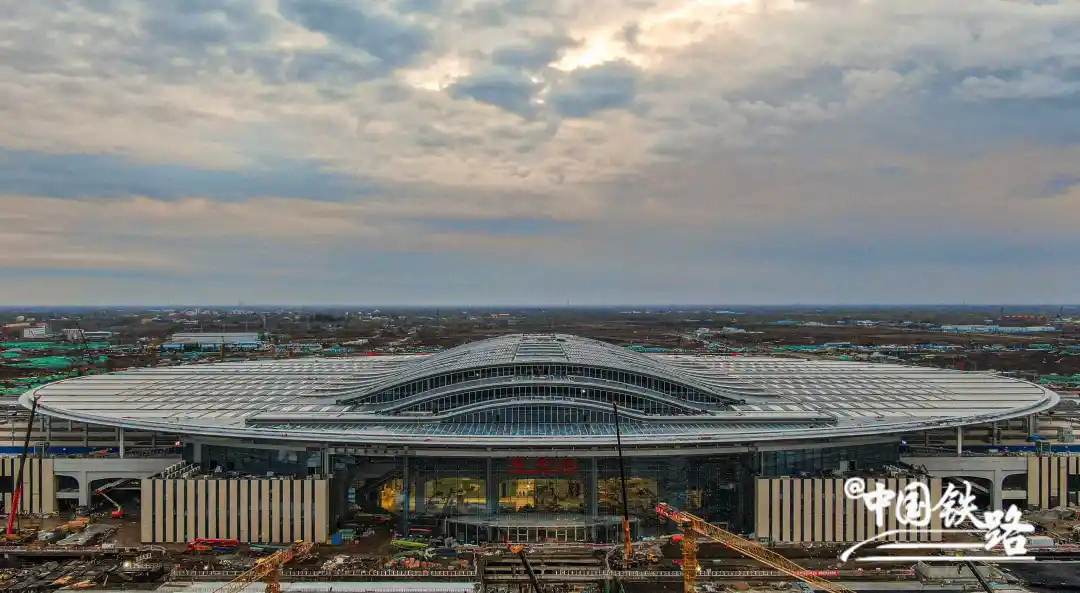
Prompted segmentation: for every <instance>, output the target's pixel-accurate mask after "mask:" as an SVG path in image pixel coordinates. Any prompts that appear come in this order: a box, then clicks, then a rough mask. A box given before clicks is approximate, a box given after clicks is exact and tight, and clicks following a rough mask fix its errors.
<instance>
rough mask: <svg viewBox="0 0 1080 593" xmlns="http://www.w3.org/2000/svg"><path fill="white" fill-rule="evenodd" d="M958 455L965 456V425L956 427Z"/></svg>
mask: <svg viewBox="0 0 1080 593" xmlns="http://www.w3.org/2000/svg"><path fill="white" fill-rule="evenodd" d="M956 456H957V457H963V456H964V427H963V426H957V427H956Z"/></svg>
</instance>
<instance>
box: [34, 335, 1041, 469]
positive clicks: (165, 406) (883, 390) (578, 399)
mask: <svg viewBox="0 0 1080 593" xmlns="http://www.w3.org/2000/svg"><path fill="white" fill-rule="evenodd" d="M32 397H37V398H38V404H39V408H38V409H39V411H41V412H42V413H44V414H47V415H50V416H54V417H59V418H65V419H70V420H77V421H84V422H89V423H92V424H102V425H108V426H121V427H125V428H132V429H140V430H157V431H162V432H170V433H182V434H191V435H204V436H215V437H226V438H239V439H245V440H270V441H292V442H295V443H309V444H314V443H329V444H335V445H343V446H344V445H348V446H357V447H400V446H412V447H416V448H421V449H423V448H431V449H435V448H439V449H446V450H463V449H477V448H481V449H493V448H512V449H518V448H537V449H544V448H552V447H559V448H565V447H572V448H577V447H581V448H590V447H600V448H604V449H609V448H610V447H611V446H612V445H613V444H614V440H615V416H614V414H613V404H615V405H617V406H618V410H619V416H618V417H619V422H620V425H619V427H620V429H621V432H622V435H623V443H624V445H626V446H628V447H632V448H648V449H658V450H659V449H672V448H683V449H685V448H689V447H701V446H707V445H712V446H717V445H750V444H753V443H756V442H768V441H800V440H808V439H833V438H844V437H859V436H883V435H886V438H889V437H891V438H895V435H896V434H898V433H900V432H908V431H914V430H922V429H928V428H937V427H944V426H956V425H962V424H972V423H979V422H987V421H991V420H1001V419H1006V418H1011V417H1016V416H1022V415H1026V414H1031V413H1034V412H1038V411H1041V410H1044V409H1047V408H1049V407H1051V406H1053V405H1054V404H1056V403H1057V401H1058V398H1057V396H1056V395H1055V394H1054V393H1053V392H1051V391H1048V390H1046V389H1044V388H1042V387H1039V386H1037V385H1034V384H1032V383H1028V382H1025V381H1020V380H1016V379H1011V378H1007V377H1001V376H997V375H993V374H988V373H965V372H959V371H947V370H937V369H928V368H922V367H909V366H900V365H886V364H869V363H855V362H837V361H817V360H801V359H791V358H767V357H741V356H740V357H731V356H708V355H647V354H639V353H636V352H632V351H630V350H627V349H624V348H621V347H618V346H614V345H611V344H607V343H605V342H600V341H597V340H591V339H586V338H581V337H577V336H570V335H561V334H524V335H523V334H517V335H508V336H501V337H497V338H492V339H488V340H482V341H478V342H473V343H470V344H466V345H463V346H459V347H457V348H452V349H449V350H446V351H443V352H440V353H438V354H434V355H430V356H420V355H404V356H370V357H356V358H334V359H327V358H306V359H290V360H272V361H258V362H233V363H214V364H202V365H190V366H173V367H159V368H150V369H135V370H129V371H123V372H118V373H111V374H106V375H92V376H87V377H80V378H77V379H68V380H65V381H59V382H56V383H51V384H48V385H44V386H42V387H38V388H36V389H34V390H32V391H30V392H27V393H26V394H25V395H24V396H23V399H22V403H23V405H27V406H28V405H29V403H30V398H32Z"/></svg>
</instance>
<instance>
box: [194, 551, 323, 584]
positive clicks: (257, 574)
mask: <svg viewBox="0 0 1080 593" xmlns="http://www.w3.org/2000/svg"><path fill="white" fill-rule="evenodd" d="M314 549H315V544H313V543H308V542H304V541H298V542H295V543H293V544H292V545H291V546H289V547H288V548H285V549H284V550H278V551H277V552H274V553H273V554H270V555H269V556H267V557H265V558H260V559H258V560H257V561H256V562H255V566H252V567H251V568H250V569H248V570H247V571H245V572H243V573H241V574H240V575H239V576H237V577H236V578H235V579H233V580H231V581H229V582H228V583H225V584H224V585H222V586H220V587H218V588H217V589H215V590H214V592H213V593H240V591H243V590H244V588H245V587H247V586H248V585H250V584H251V583H254V582H255V581H260V580H261V581H265V582H266V593H281V567H282V566H285V565H286V564H288V563H290V562H292V561H293V560H295V559H296V558H302V557H304V556H307V555H308V554H311V551H312V550H314Z"/></svg>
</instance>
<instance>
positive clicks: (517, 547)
mask: <svg viewBox="0 0 1080 593" xmlns="http://www.w3.org/2000/svg"><path fill="white" fill-rule="evenodd" d="M510 551H511V552H513V553H514V554H517V556H518V558H521V565H522V566H524V567H525V573H526V574H528V575H529V582H530V583H532V587H533V593H544V590H543V589H542V588H541V587H540V580H539V579H537V578H536V571H534V570H533V567H532V564H531V563H529V559H528V558H526V557H525V546H523V545H521V544H513V545H511V546H510Z"/></svg>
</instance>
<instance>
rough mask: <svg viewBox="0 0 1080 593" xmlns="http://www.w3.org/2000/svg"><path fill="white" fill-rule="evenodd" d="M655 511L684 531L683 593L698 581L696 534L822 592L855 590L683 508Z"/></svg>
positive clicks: (663, 506)
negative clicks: (826, 578)
mask: <svg viewBox="0 0 1080 593" xmlns="http://www.w3.org/2000/svg"><path fill="white" fill-rule="evenodd" d="M656 514H657V515H659V516H660V517H661V518H664V519H670V520H671V521H673V522H674V523H675V524H676V525H678V526H679V529H681V530H682V532H683V534H684V535H683V591H684V593H694V590H695V589H694V586H695V584H696V583H697V576H698V572H699V570H700V568H699V566H698V560H697V548H698V543H697V538H698V536H701V537H707V538H709V539H711V540H713V541H716V542H719V543H720V545H722V546H724V547H725V548H728V549H730V550H732V551H735V552H738V553H739V554H742V555H743V556H746V557H747V558H752V559H754V560H757V561H758V562H760V563H762V564H764V565H766V566H769V567H771V568H773V569H775V570H779V571H780V572H782V573H784V574H786V575H788V576H791V577H794V578H796V579H799V580H800V581H803V582H804V583H807V584H809V585H810V586H812V587H814V588H816V589H819V590H821V591H827V592H828V593H855V592H854V591H852V590H851V589H848V588H846V587H842V586H840V585H837V584H836V583H832V582H829V581H827V580H825V579H823V578H821V577H819V576H816V575H814V573H813V572H811V571H809V570H806V569H805V568H803V567H801V566H799V565H798V564H795V563H794V562H792V561H791V560H788V559H787V558H784V557H783V556H781V555H780V554H777V553H776V552H773V551H772V550H770V549H768V548H766V547H765V546H762V545H761V544H758V543H756V542H752V541H750V540H748V539H745V538H742V537H739V536H738V535H735V534H734V533H731V532H730V531H728V530H726V529H721V528H720V527H717V526H716V525H713V524H712V523H709V522H708V521H706V520H705V519H702V518H701V517H698V516H697V515H693V514H690V513H687V512H686V511H680V510H679V509H676V508H675V507H673V506H671V505H669V504H667V503H663V502H662V503H660V504H658V505H656Z"/></svg>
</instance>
